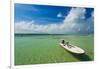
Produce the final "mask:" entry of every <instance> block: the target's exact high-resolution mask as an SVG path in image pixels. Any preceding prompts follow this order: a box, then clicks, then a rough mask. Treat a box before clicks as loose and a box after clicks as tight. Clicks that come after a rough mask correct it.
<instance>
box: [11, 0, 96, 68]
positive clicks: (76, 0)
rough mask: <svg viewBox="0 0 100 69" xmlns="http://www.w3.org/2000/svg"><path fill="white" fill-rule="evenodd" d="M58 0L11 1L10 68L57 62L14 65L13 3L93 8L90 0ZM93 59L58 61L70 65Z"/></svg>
mask: <svg viewBox="0 0 100 69" xmlns="http://www.w3.org/2000/svg"><path fill="white" fill-rule="evenodd" d="M57 1H58V0H55V1H54V0H51V1H49V0H44V1H43V0H42V1H41V0H14V1H13V0H12V1H11V27H10V32H11V34H10V37H11V40H10V41H11V43H10V44H11V50H10V53H11V58H10V61H11V62H10V67H11V69H17V68H18V69H20V68H21V69H32V68H38V67H40V68H41V67H43V66H47V67H48V66H55V65H56V64H58V63H52V64H34V65H18V66H15V65H14V4H15V3H21V4H37V5H50V6H69V7H70V6H73V7H90V8H95V6H94V4H93V3H92V2H91V1H88V0H86V1H85V4H84V2H82V1H80V0H68V1H67V0H62V1H58V2H57ZM93 62H94V61H91V62H87V63H83V62H73V63H71V62H70V63H67V62H66V63H59V64H60V65H66V64H67V65H69V66H70V65H71V64H75V65H77V63H80V64H83V65H84V64H89V63H93ZM40 68H39V69H40Z"/></svg>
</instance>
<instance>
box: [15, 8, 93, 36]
mask: <svg viewBox="0 0 100 69" xmlns="http://www.w3.org/2000/svg"><path fill="white" fill-rule="evenodd" d="M85 13H86V9H85V8H72V9H71V10H70V12H69V14H68V15H67V16H66V17H65V19H64V20H63V22H62V23H60V24H57V23H55V24H50V23H49V24H46V25H39V24H35V23H34V21H30V22H26V21H21V22H18V23H15V33H50V34H64V33H77V32H80V31H81V32H87V27H88V26H89V24H88V23H87V22H89V23H91V22H92V21H93V13H92V16H91V17H90V18H89V19H87V20H85ZM57 16H58V17H61V16H62V15H61V14H60V13H58V15H57ZM89 20H91V21H89Z"/></svg>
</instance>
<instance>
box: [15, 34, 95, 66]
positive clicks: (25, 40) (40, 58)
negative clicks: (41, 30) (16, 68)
mask: <svg viewBox="0 0 100 69" xmlns="http://www.w3.org/2000/svg"><path fill="white" fill-rule="evenodd" d="M61 39H65V40H66V41H69V42H70V43H71V44H73V45H77V46H78V47H81V48H83V49H84V50H85V51H86V54H85V55H76V54H72V53H69V52H68V51H66V50H64V49H63V48H62V47H60V45H59V42H60V40H61ZM93 49H94V39H93V35H77V36H76V35H75V36H74V35H70V36H69V35H45V36H44V35H32V36H15V65H28V64H44V63H60V62H76V61H90V60H93V57H94V54H93Z"/></svg>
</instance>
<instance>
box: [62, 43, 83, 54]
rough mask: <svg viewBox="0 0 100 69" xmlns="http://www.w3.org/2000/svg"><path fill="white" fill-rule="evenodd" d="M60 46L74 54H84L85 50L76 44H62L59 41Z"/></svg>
mask: <svg viewBox="0 0 100 69" xmlns="http://www.w3.org/2000/svg"><path fill="white" fill-rule="evenodd" d="M60 46H61V47H63V48H64V49H65V50H67V51H69V52H71V53H75V54H84V53H85V51H84V50H83V49H81V48H79V47H77V46H74V45H67V44H66V45H64V44H62V43H60Z"/></svg>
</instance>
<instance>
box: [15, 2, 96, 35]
mask: <svg viewBox="0 0 100 69" xmlns="http://www.w3.org/2000/svg"><path fill="white" fill-rule="evenodd" d="M93 12H94V9H93V8H83V7H67V6H49V5H33V4H15V13H14V22H15V33H50V34H65V33H66V34H67V33H93V32H94V29H93V28H94V27H93V25H94V24H93V18H94V16H93V14H94V13H93Z"/></svg>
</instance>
